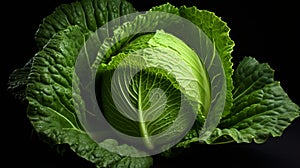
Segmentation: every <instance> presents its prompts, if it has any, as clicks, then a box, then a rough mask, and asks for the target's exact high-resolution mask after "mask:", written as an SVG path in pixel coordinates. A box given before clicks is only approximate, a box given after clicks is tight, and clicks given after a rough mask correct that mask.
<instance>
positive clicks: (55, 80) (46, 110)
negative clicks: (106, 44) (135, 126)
mask: <svg viewBox="0 0 300 168" xmlns="http://www.w3.org/2000/svg"><path fill="white" fill-rule="evenodd" d="M85 39H86V35H85V34H84V33H82V31H81V29H80V28H79V27H78V26H71V27H68V28H67V29H65V30H63V31H60V32H59V33H57V34H55V35H54V36H53V37H52V38H51V39H50V40H49V42H48V43H47V45H46V46H45V47H44V48H43V49H42V50H41V51H40V52H38V53H37V54H36V55H35V56H34V58H33V64H32V67H31V71H30V74H29V78H28V84H27V90H26V95H27V100H28V104H29V105H28V109H27V113H28V118H29V119H30V121H31V123H32V125H33V126H34V128H35V130H36V131H37V132H38V135H40V136H41V137H42V138H43V140H45V141H47V142H49V143H50V144H51V145H55V144H68V145H69V146H70V148H71V149H72V150H73V151H75V152H76V153H77V154H78V155H79V156H81V157H83V158H85V159H87V160H89V161H91V162H93V163H94V164H95V165H96V166H97V167H109V166H111V167H113V166H116V167H117V166H121V165H123V166H124V165H127V166H129V167H130V166H136V167H149V166H150V165H151V164H152V159H151V158H149V157H144V158H131V157H125V156H120V155H118V154H116V153H113V152H110V151H107V150H106V149H103V148H101V147H100V146H99V145H98V144H97V143H96V142H95V141H93V140H92V139H91V138H90V137H89V135H87V133H86V132H85V131H84V129H83V128H82V127H81V125H80V123H79V121H78V119H77V117H76V114H75V109H74V100H73V98H72V80H73V73H74V72H73V71H74V64H75V61H76V57H77V56H78V53H79V51H80V49H81V48H82V46H83V45H84V42H85ZM76 101H79V100H76ZM76 103H77V102H76ZM127 148H130V147H129V146H128V147H125V148H124V147H123V148H121V147H120V149H122V150H127ZM133 150H134V149H133Z"/></svg>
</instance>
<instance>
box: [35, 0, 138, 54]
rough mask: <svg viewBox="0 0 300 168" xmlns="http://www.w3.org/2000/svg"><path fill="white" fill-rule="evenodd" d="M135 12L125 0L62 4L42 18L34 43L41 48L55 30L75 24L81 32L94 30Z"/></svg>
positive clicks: (84, 1)
mask: <svg viewBox="0 0 300 168" xmlns="http://www.w3.org/2000/svg"><path fill="white" fill-rule="evenodd" d="M132 12H135V9H134V8H133V7H132V5H131V4H130V3H129V2H127V1H125V0H81V1H77V2H73V3H70V4H62V5H60V6H59V7H57V8H56V9H55V11H54V12H53V13H52V14H51V15H49V16H47V17H45V18H44V20H43V23H42V24H41V25H40V26H39V28H38V31H37V32H36V34H35V38H36V44H37V46H38V48H39V49H41V48H42V47H43V46H44V45H45V44H46V43H47V42H48V40H49V39H50V38H51V37H52V36H53V35H54V34H55V33H57V32H59V31H61V30H64V29H66V28H67V27H68V26H70V25H77V26H79V27H80V28H81V30H82V31H83V32H88V31H92V32H94V31H96V30H97V29H98V28H99V27H101V26H102V25H104V24H106V23H107V22H109V21H110V20H114V19H116V18H118V17H120V16H123V15H127V14H130V13H132Z"/></svg>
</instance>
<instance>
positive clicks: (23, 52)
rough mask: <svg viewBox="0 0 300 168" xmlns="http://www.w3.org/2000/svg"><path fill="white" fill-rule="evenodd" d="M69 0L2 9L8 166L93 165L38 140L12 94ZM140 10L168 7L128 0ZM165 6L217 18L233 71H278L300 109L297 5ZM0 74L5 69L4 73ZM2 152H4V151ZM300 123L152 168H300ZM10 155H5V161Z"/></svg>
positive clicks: (203, 149)
mask: <svg viewBox="0 0 300 168" xmlns="http://www.w3.org/2000/svg"><path fill="white" fill-rule="evenodd" d="M66 2H71V1H67V0H61V1H59V0H42V1H41V0H40V1H37V0H35V1H30V0H28V1H20V2H17V1H11V2H6V3H2V4H1V30H2V36H1V37H2V38H1V40H2V46H1V48H2V49H1V64H2V65H1V72H2V73H3V75H2V76H1V97H2V100H1V104H2V103H3V104H2V105H1V113H2V114H1V116H2V118H1V120H2V122H1V123H2V124H3V126H2V134H1V140H2V141H4V142H3V143H2V146H3V148H2V149H3V151H2V153H3V155H2V157H1V160H4V161H6V162H8V164H9V165H10V166H9V167H17V166H22V167H27V166H28V167H33V168H36V167H40V168H54V167H56V168H60V167H74V168H77V167H90V166H91V165H90V164H89V163H87V162H85V161H84V160H83V159H80V158H78V157H76V156H75V155H73V154H72V153H71V154H69V155H68V156H67V157H62V156H60V155H58V154H57V153H56V152H54V151H52V150H51V149H50V148H48V146H47V145H46V144H44V143H42V142H40V141H38V140H37V139H36V136H35V134H33V133H32V128H31V126H30V124H29V122H28V121H27V119H26V114H25V107H22V106H21V105H20V104H19V103H18V102H16V101H15V100H14V99H13V98H12V97H11V96H10V95H9V94H8V93H7V92H6V83H7V79H8V75H9V73H11V72H12V70H13V69H15V68H19V67H21V66H23V65H24V63H26V61H27V60H29V58H31V57H32V56H33V55H34V53H35V52H36V51H37V49H36V46H35V43H34V33H35V31H36V30H37V28H38V25H39V24H40V23H41V21H42V19H43V18H44V17H45V16H47V15H49V14H50V13H52V12H53V10H54V8H55V7H57V6H58V5H59V4H61V3H66ZM130 2H132V4H133V6H134V7H136V8H137V9H138V10H140V11H144V10H147V9H149V8H150V7H151V6H155V5H159V4H163V3H165V2H167V1H163V0H160V1H159V0H151V1H141V0H131V1H130ZM168 2H170V3H172V4H174V5H176V6H180V5H186V6H193V5H194V6H197V7H198V8H199V9H206V10H209V11H212V12H215V14H216V15H217V16H220V17H221V18H222V20H223V21H225V22H227V24H228V26H229V27H230V28H231V31H230V37H231V38H232V39H233V40H234V42H235V47H234V51H233V53H232V55H233V60H232V61H233V62H234V63H235V66H236V65H237V64H238V62H239V61H240V60H241V59H242V58H243V57H244V56H253V57H255V58H256V59H257V60H258V61H259V62H268V63H269V65H270V66H271V67H272V68H273V69H275V79H276V80H279V81H281V85H282V87H283V88H284V90H285V91H286V92H287V93H288V95H289V97H290V98H291V99H292V100H293V101H294V102H295V103H296V104H298V105H300V96H299V91H300V89H299V85H300V80H299V79H298V78H299V72H300V70H299V65H298V64H299V63H298V62H299V61H298V58H297V57H298V56H299V53H298V50H299V38H298V37H297V36H298V32H299V29H298V28H299V26H298V25H297V22H298V20H299V18H297V17H298V16H297V10H295V7H296V6H297V5H296V4H291V3H290V2H284V1H278V2H277V1H276V2H272V3H266V2H265V3H264V4H262V3H261V2H262V1H260V2H255V1H240V2H233V1H209V0H202V1H201V0H200V1H196V0H193V1H180V2H175V1H173V0H169V1H168ZM2 68H3V69H2ZM4 149H5V150H4ZM299 153H300V121H299V118H298V119H296V120H295V121H294V122H292V124H291V125H290V126H289V127H288V128H287V129H286V130H285V131H284V133H283V135H282V136H281V137H279V138H269V140H268V141H267V142H266V143H264V144H260V145H258V144H227V145H217V146H216V145H213V146H208V145H201V146H194V147H192V148H191V149H189V150H186V151H185V152H183V153H182V154H181V155H179V156H178V157H176V158H174V159H169V160H168V159H165V158H160V157H156V156H155V157H154V158H155V159H154V166H153V167H155V168H157V167H182V165H183V166H184V165H185V166H187V165H194V166H197V167H198V166H199V167H200V166H204V165H205V166H216V165H218V166H222V167H257V168H261V167H272V168H281V167H289V168H294V167H295V168H296V167H300V154H299ZM3 156H5V157H3Z"/></svg>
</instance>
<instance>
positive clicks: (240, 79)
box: [205, 57, 300, 144]
mask: <svg viewBox="0 0 300 168" xmlns="http://www.w3.org/2000/svg"><path fill="white" fill-rule="evenodd" d="M233 77H234V78H233V79H234V86H235V89H234V91H233V93H234V102H233V107H232V110H231V113H230V114H229V115H228V116H226V117H224V118H222V120H221V122H220V124H219V126H218V128H217V129H216V130H215V131H214V132H213V134H212V135H211V136H210V137H209V138H208V139H207V140H205V142H206V143H209V144H212V143H228V142H232V141H236V142H238V143H241V142H247V143H250V142H252V141H253V140H254V142H256V143H263V142H265V141H266V140H267V138H268V137H269V136H270V135H271V136H273V137H278V136H281V135H282V133H283V131H284V129H286V128H287V127H288V126H289V125H290V124H291V123H292V121H293V120H294V119H295V118H297V117H299V114H300V109H299V106H297V105H296V104H295V103H293V102H292V101H291V100H290V98H289V97H288V95H287V94H286V93H285V91H284V90H283V89H282V87H281V86H280V84H279V82H277V81H274V70H273V69H271V68H270V67H269V65H268V64H261V63H259V62H257V61H256V60H255V59H254V58H251V57H245V58H244V59H243V61H241V62H240V64H239V66H238V67H237V70H236V72H235V73H234V76H233Z"/></svg>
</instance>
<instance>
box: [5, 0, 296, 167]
mask: <svg viewBox="0 0 300 168" xmlns="http://www.w3.org/2000/svg"><path fill="white" fill-rule="evenodd" d="M189 26H190V27H189ZM174 27H176V29H174ZM187 29H191V30H192V31H186V30H187ZM229 31H230V29H229V28H228V26H227V25H226V23H225V22H223V21H222V20H221V19H220V18H219V17H217V16H216V15H215V14H214V13H213V12H209V11H206V10H199V9H197V8H196V7H186V6H181V7H175V6H173V5H171V4H169V3H167V4H164V5H160V6H156V7H153V8H151V9H149V11H147V12H145V13H137V11H136V9H134V7H132V5H131V4H130V3H128V2H126V1H125V0H112V1H102V0H81V1H78V2H74V3H70V4H63V5H61V6H59V7H57V8H56V10H55V11H54V12H53V13H52V14H51V15H49V16H47V17H46V18H45V19H44V20H43V22H42V24H41V25H40V27H39V29H38V31H37V32H36V35H35V38H36V44H37V46H38V48H39V52H37V53H36V54H35V55H34V56H33V58H32V60H30V61H29V63H27V64H26V65H25V66H24V67H22V68H20V69H17V70H15V71H13V72H12V74H11V75H10V79H9V87H8V89H9V90H10V91H11V93H12V94H13V95H15V96H16V97H17V98H18V99H19V100H20V101H21V102H23V103H24V104H26V105H27V106H28V107H27V116H28V118H29V120H30V122H31V123H32V125H33V127H34V129H35V130H36V131H37V133H38V135H39V136H40V137H41V139H42V140H44V141H45V142H47V143H49V144H50V145H62V144H68V146H69V148H71V150H73V151H74V152H75V153H77V154H78V156H79V157H82V158H85V159H86V160H88V161H90V162H92V163H94V164H95V166H96V167H150V166H151V165H152V164H153V160H152V158H151V155H152V154H159V153H161V152H165V153H167V152H171V153H172V152H175V150H176V149H179V148H187V149H186V150H188V147H189V146H190V144H191V143H205V144H222V143H230V142H237V143H250V142H252V141H254V142H256V143H263V142H265V141H266V140H267V138H268V137H269V136H273V137H278V136H281V135H282V133H283V131H284V130H285V128H287V127H288V126H289V125H290V124H291V122H292V121H293V120H294V119H295V118H297V117H299V114H300V110H299V107H298V106H297V105H296V104H295V103H293V102H292V101H291V100H290V99H289V97H288V95H287V94H286V93H285V92H284V90H283V88H282V87H281V86H280V84H279V82H278V81H274V70H273V69H271V68H270V67H269V65H268V64H265V63H259V62H258V61H257V60H255V59H254V58H252V57H245V58H244V59H243V60H242V61H241V62H240V63H239V65H238V66H237V68H236V69H235V71H233V69H232V66H233V63H232V62H231V53H232V51H233V46H234V42H233V41H232V40H231V39H230V37H229ZM182 32H184V33H182ZM182 34H184V35H182ZM99 109H100V111H99ZM91 123H92V124H91ZM95 125H96V126H95Z"/></svg>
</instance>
